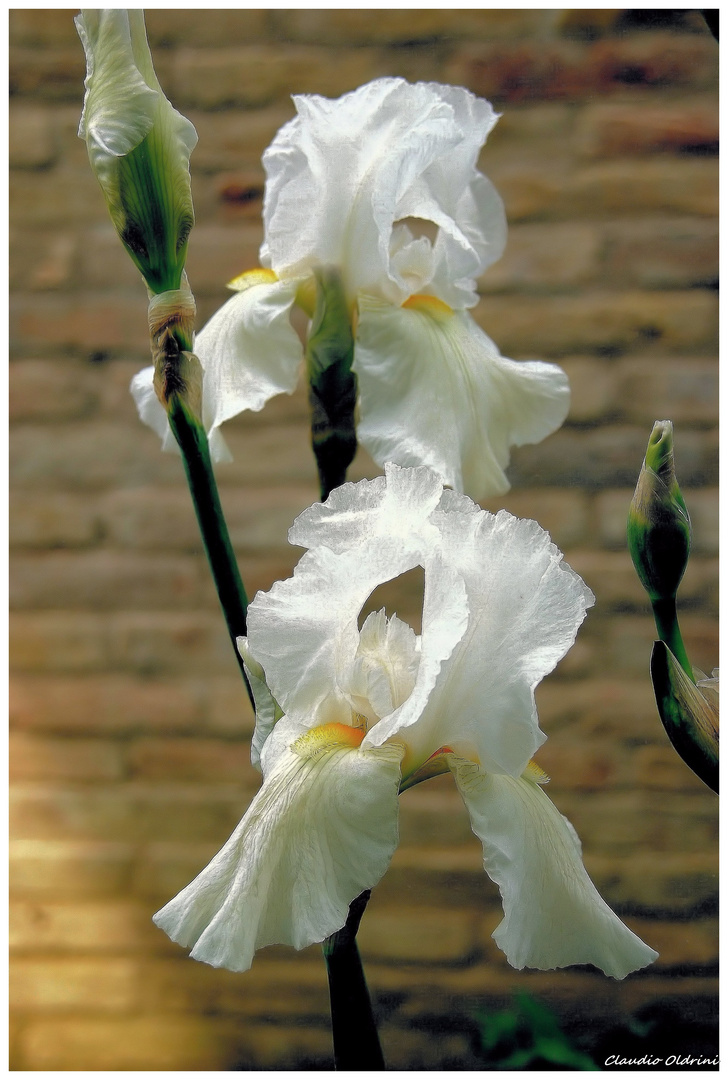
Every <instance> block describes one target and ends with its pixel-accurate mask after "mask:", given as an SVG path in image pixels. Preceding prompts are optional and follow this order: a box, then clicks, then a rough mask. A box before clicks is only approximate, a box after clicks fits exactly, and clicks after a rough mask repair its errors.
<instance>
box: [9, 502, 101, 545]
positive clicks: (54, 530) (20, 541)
mask: <svg viewBox="0 0 728 1080" xmlns="http://www.w3.org/2000/svg"><path fill="white" fill-rule="evenodd" d="M9 511H10V517H9V527H10V544H11V546H16V547H28V548H66V547H71V548H75V547H86V546H89V545H91V544H93V543H94V542H96V541H98V540H99V538H100V532H101V522H100V518H99V513H98V510H97V508H96V506H95V505H93V504H89V501H88V499H83V498H80V497H79V496H77V495H72V494H70V493H69V494H65V493H58V492H50V491H47V492H44V493H43V494H42V495H39V494H38V493H35V494H33V493H29V492H23V491H12V492H10V495H9Z"/></svg>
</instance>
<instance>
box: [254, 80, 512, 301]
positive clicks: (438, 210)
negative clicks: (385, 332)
mask: <svg viewBox="0 0 728 1080" xmlns="http://www.w3.org/2000/svg"><path fill="white" fill-rule="evenodd" d="M294 103H295V105H296V110H297V112H298V115H297V117H296V118H295V119H294V120H292V121H290V122H289V123H288V124H286V125H285V126H284V127H283V128H281V130H280V131H279V132H278V134H277V136H276V138H275V139H274V141H273V143H272V144H271V146H270V147H269V149H268V150H267V151H266V153H265V155H264V158H263V163H264V166H265V168H266V173H267V184H266V197H265V206H264V212H263V216H264V222H265V232H266V239H265V243H264V245H263V248H262V250H261V259H262V261H263V262H264V264H265V265H270V266H272V267H273V269H274V270H275V271H276V272H277V273H279V274H281V275H285V276H288V275H296V274H301V273H304V272H306V271H309V272H310V270H311V268H312V267H313V266H315V265H317V264H320V265H327V264H334V265H337V266H339V267H340V268H341V270H342V273H343V275H344V280H345V284H346V287H347V291H348V292H349V294H350V295H351V296H353V295H354V294H355V293H356V292H358V291H359V290H360V289H365V290H374V291H375V293H376V294H377V295H381V296H384V297H386V298H388V299H390V300H392V301H393V302H401V301H402V300H403V299H405V298H406V297H407V296H408V295H409V288H408V286H407V284H406V283H405V282H404V281H403V280H402V279H401V278H400V276H399V273H398V271H397V266H396V264H392V262H391V254H392V253H391V250H390V249H391V243H392V236H393V231H394V227H395V223H396V222H398V221H400V220H402V219H405V218H412V217H416V218H420V219H424V220H426V221H429V222H431V223H432V224H433V225H434V226H436V227H437V228H438V229H439V230H440V232H441V233H442V239H441V240H440V243H439V249H438V255H437V261H438V262H439V261H442V260H445V261H447V258H448V257H449V258H450V259H451V260H452V261H453V262H454V263H457V264H458V274H457V276H458V277H465V278H469V279H472V278H475V277H477V275H478V274H479V273H480V272H481V271H482V269H483V268H484V266H485V265H487V264H488V262H490V261H492V260H493V259H495V258H497V257H498V255H499V254H500V251H501V250H502V245H503V240H504V235H505V225H504V216H503V212H502V206H500V202H499V199H498V196H497V195H495V194H494V193H493V192H489V193H488V196H487V198H486V199H485V200H483V198H482V196H483V195H484V194H485V189H484V188H482V187H481V186H479V184H478V177H479V176H480V174H479V173H477V170H476V168H475V164H476V161H477V157H478V153H479V150H480V148H481V146H482V145H483V143H484V142H485V139H486V138H487V135H488V132H489V131H490V129H491V128H492V127H493V125H494V123H495V121H496V119H497V117H496V114H495V113H494V112H493V109H492V108H491V106H490V104H489V103H488V102H487V101H484V100H482V99H479V98H476V97H475V96H474V95H473V94H471V93H469V91H467V90H464V89H462V88H459V87H449V86H440V85H438V84H436V83H416V84H414V85H411V84H409V83H407V82H405V80H404V79H375V80H374V81H373V82H371V83H368V84H367V85H366V86H362V87H360V88H359V89H358V90H355V91H353V92H352V93H349V94H345V95H344V96H343V97H341V98H339V99H337V100H335V101H331V100H329V99H327V98H322V97H318V96H301V97H295V98H294ZM484 227H487V228H488V230H489V232H490V235H486V234H485V232H484ZM428 243H429V241H428ZM445 249H447V250H448V251H449V256H447V255H446V253H445ZM456 252H457V254H456ZM466 292H469V293H471V292H472V281H470V282H469V283H468V284H467V285H466Z"/></svg>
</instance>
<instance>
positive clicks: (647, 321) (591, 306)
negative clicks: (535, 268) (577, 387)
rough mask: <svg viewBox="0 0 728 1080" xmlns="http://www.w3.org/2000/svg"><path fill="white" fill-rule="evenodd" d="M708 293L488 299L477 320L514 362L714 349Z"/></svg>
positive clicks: (714, 327) (712, 310) (478, 310)
mask: <svg viewBox="0 0 728 1080" xmlns="http://www.w3.org/2000/svg"><path fill="white" fill-rule="evenodd" d="M716 314H717V308H716V302H715V297H714V296H713V295H712V294H710V293H709V292H701V291H695V292H661V293H651V292H620V293H601V292H599V293H584V294H582V295H580V296H575V297H572V296H563V297H559V298H558V299H556V298H554V297H548V298H544V297H532V298H531V299H530V300H529V302H528V304H526V305H524V303H523V301H522V299H520V298H518V299H516V298H511V297H498V298H496V297H484V298H483V299H482V300H481V301H480V303H479V304H478V306H477V308H476V309H475V316H476V319H477V321H478V322H479V323H480V324H481V325H482V326H483V327H484V329H485V330H486V331H487V333H488V334H489V335H490V336H491V337H492V338H493V339H494V340H495V341H497V343H498V346H499V348H500V349H501V352H503V353H504V354H505V355H510V356H514V355H515V356H516V357H519V356H524V355H534V354H538V355H541V356H563V355H565V354H567V353H569V352H572V353H574V352H579V351H582V350H597V349H605V348H611V349H627V348H634V346H635V345H636V344H639V343H641V342H644V341H659V343H660V345H661V347H662V348H664V349H665V350H666V351H670V350H672V351H678V350H684V349H699V348H703V347H705V346H708V347H710V346H712V345H714V342H715V334H716V330H717V323H716Z"/></svg>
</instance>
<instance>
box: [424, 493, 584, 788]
mask: <svg viewBox="0 0 728 1080" xmlns="http://www.w3.org/2000/svg"><path fill="white" fill-rule="evenodd" d="M432 521H433V524H435V525H436V526H437V528H438V531H439V532H440V536H441V544H442V552H443V557H444V558H446V559H447V560H448V562H449V564H450V566H451V568H452V570H453V571H454V572H456V573H457V574H459V576H460V577H461V578H462V580H463V582H464V584H465V588H466V594H467V603H468V608H469V617H468V626H467V630H466V631H465V633H464V634H463V636H462V639H461V640H460V642H459V643H458V645H457V646H456V648H455V649H454V650H453V652H452V655H451V656H450V658H449V659H448V660H447V661H445V662H444V663H443V666H442V671H441V673H440V677H439V678H438V680H437V685H436V687H435V689H434V691H433V693H432V694H431V695H430V698H429V700H428V702H427V707H426V709H425V710H424V712H423V714H422V716H421V719H420V721H419V723H418V732H417V734H418V737H420V738H423V739H426V742H427V744H428V745H431V744H433V743H434V744H435V746H442V745H449V746H451V747H452V748H453V749H454V750H455V751H456V752H457V753H458V754H460V755H462V756H464V757H469V758H473V759H475V760H478V761H480V763H481V765H482V766H483V767H484V768H485V769H487V770H489V771H492V772H506V773H510V774H511V775H512V776H520V774H521V773H522V772H523V770H524V769H525V767H526V765H527V763H528V761H529V760H530V759H531V757H533V754H534V753H535V752H536V750H537V749H538V747H539V746H540V745H541V744H542V743H543V742H544V740H545V738H546V736H545V735H544V734H543V732H542V731H541V730H540V728H539V726H538V714H537V710H536V704H535V700H534V691H535V688H536V686H537V685H538V684H539V682H540V681H541V679H543V678H544V676H545V675H547V674H548V673H549V672H550V671H552V670H553V668H554V667H555V666H556V664H557V663H558V662H559V660H560V659H561V658H562V657H563V656H564V655H565V654H566V652H568V650H569V649H570V648H571V646H572V645H573V643H574V639H575V637H576V633H577V630H578V628H579V626H580V625H581V623H582V622H583V620H584V617H585V615H586V611H587V608H589V607H591V605H592V604H593V603H594V596H593V594H592V592H591V590H590V589H588V588H587V587H586V585H585V584H584V582H583V581H582V580H581V578H580V577H579V576H578V575H577V574H575V573H574V571H573V570H572V569H571V568H570V567H569V566H568V565H567V564H566V563H564V562H563V556H562V554H561V552H560V551H559V550H558V548H557V547H556V546H555V545H554V544H552V543H551V539H550V537H549V535H548V533H547V532H545V531H544V530H543V529H542V528H540V526H539V525H538V524H537V523H536V522H535V521H523V520H520V519H519V518H515V517H513V516H512V515H511V514H508V513H507V512H506V511H505V510H501V511H499V513H498V514H496V515H493V514H489V513H487V512H486V511H483V510H481V511H478V512H475V513H473V506H472V503H471V502H470V500H469V499H466V498H464V497H463V496H461V495H458V494H457V493H455V492H450V491H446V492H444V493H443V498H442V501H441V504H440V508H439V509H438V510H437V511H436V512H435V513H434V514H433V516H432Z"/></svg>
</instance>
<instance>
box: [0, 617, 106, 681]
mask: <svg viewBox="0 0 728 1080" xmlns="http://www.w3.org/2000/svg"><path fill="white" fill-rule="evenodd" d="M106 638H107V620H106V619H104V617H103V616H100V615H91V614H88V613H87V612H75V613H74V614H73V616H69V615H68V614H67V613H64V612H43V613H42V614H41V613H36V612H33V613H31V612H15V613H14V615H13V617H12V620H11V634H10V662H11V664H12V666H13V667H14V668H15V669H16V670H20V671H38V670H41V671H43V670H46V671H66V672H84V671H98V670H100V669H103V668H105V667H106V665H107V658H108V651H107V648H106Z"/></svg>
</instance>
